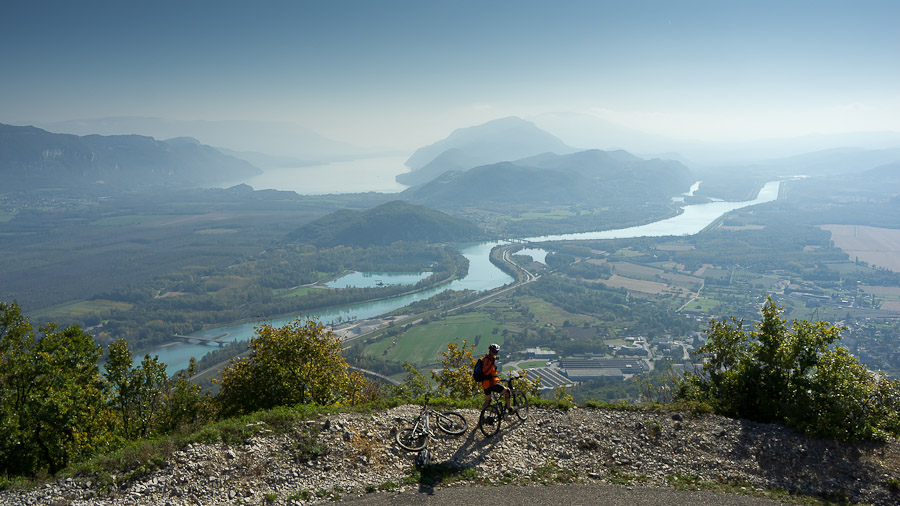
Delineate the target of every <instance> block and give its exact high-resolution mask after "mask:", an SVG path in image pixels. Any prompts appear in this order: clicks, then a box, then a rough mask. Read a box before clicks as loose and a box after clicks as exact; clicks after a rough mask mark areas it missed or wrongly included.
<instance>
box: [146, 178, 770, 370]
mask: <svg viewBox="0 0 900 506" xmlns="http://www.w3.org/2000/svg"><path fill="white" fill-rule="evenodd" d="M780 184H781V183H780V181H771V182H769V183H766V184H765V186H763V188H762V189H761V190H760V192H759V194H758V195H757V197H756V198H755V199H753V200H746V201H741V202H726V201H715V202H707V203H704V204H694V205H689V206H685V207H684V208H683V212H682V213H681V214H679V215H678V216H674V217H672V218H667V219H664V220H660V221H657V222H654V223H648V224H646V225H640V226H637V227H629V228H622V229H616V230H603V231H598V232H584V233H576V234H561V235H545V236H537V237H528V238H525V239H523V240H525V241H529V242H545V241H575V240H596V239H627V238H632V237H662V236H683V235H693V234H696V233H699V232H700V231H701V230H703V229H704V228H706V227H707V226H709V225H710V224H711V223H713V222H714V221H715V220H717V219H719V218H720V217H721V216H723V215H724V214H725V213H728V212H730V211H734V210H736V209H740V208H743V207H748V206H752V205H756V204H763V203H766V202H772V201H774V200H776V199H777V198H778V191H779V189H780ZM499 244H504V243H503V242H485V243H478V244H471V243H470V244H461V245H458V247H459V249H460V252H461V253H462V254H463V256H465V257H466V258H468V259H469V272H468V274H467V275H466V277H464V278H462V279H457V280H454V281H451V282H450V283H447V284H444V285H441V286H439V287H435V288H431V289H429V290H424V291H421V292H417V293H412V294H407V295H400V296H397V297H391V298H388V299H384V300H378V301H372V302H364V303H358V304H352V305H348V306H344V307H338V308H333V309H328V310H324V311H315V312H311V313H301V314H297V315H291V316H281V317H274V318H271V319H267V320H264V323H268V324H271V325H274V326H280V325H284V324H286V323H288V322H290V321H292V320H295V319H297V318H303V319H305V318H308V317H309V318H316V319H318V320H319V321H321V322H323V323H330V322H336V321H347V320H355V319H359V320H363V319H366V318H374V317H376V316H379V315H382V314H385V313H388V312H390V311H393V310H395V309H399V308H401V307H403V306H406V305H408V304H411V303H413V302H416V301H420V300H424V299H427V298H429V297H432V296H434V295H437V294H439V293H441V292H443V291H446V290H474V291H477V292H483V291H487V290H493V289H494V288H498V287H501V286H503V285H505V284H507V283H511V282H512V281H513V278H512V277H511V276H509V275H508V274H506V273H504V272H503V271H501V270H500V269H498V268H497V267H496V266H494V264H492V263H491V262H490V252H491V249H493V248H494V246H497V245H499ZM532 251H533V250H532ZM387 276H388V275H387V274H386V275H385V277H387ZM357 286H359V285H357ZM259 323H262V322H246V323H237V324H234V325H227V326H222V327H216V328H212V329H207V330H204V331H201V332H196V333H194V334H192V335H195V336H203V337H213V336H218V335H221V334H227V336H226V337H224V338H223V340H224V341H229V342H230V341H244V340H247V339H249V338H250V337H251V336H252V335H253V332H254V328H255V327H256V326H257V325H258V324H259ZM214 347H215V345H205V344H187V343H175V344H170V345H167V346H163V347H160V348H157V349H155V350H151V351H150V354H151V355H158V356H159V359H160V361H162V362H163V363H165V364H167V365H168V370H169V372H170V373H171V372H173V371H177V370H179V369H183V368H185V367H187V365H188V362H189V361H190V357H192V356H193V357H196V358H200V357H202V356H203V355H205V354H206V353H208V352H210V351H212V350H213V349H214Z"/></svg>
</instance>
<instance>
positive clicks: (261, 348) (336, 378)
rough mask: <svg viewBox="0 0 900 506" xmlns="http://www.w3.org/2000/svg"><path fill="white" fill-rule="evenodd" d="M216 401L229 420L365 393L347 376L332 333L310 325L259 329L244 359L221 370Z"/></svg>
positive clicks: (356, 377) (360, 380)
mask: <svg viewBox="0 0 900 506" xmlns="http://www.w3.org/2000/svg"><path fill="white" fill-rule="evenodd" d="M221 385H222V388H221V390H220V392H219V394H218V395H217V396H216V399H217V401H218V403H219V406H220V410H221V413H222V414H223V415H225V416H230V415H234V414H240V413H249V412H252V411H257V410H260V409H269V408H273V407H275V406H290V405H295V404H320V405H327V404H333V403H337V402H351V403H352V402H356V401H358V400H360V398H361V397H362V396H363V395H365V392H368V391H369V389H368V388H367V387H366V379H365V378H364V377H363V376H362V374H360V373H359V372H356V371H352V370H351V369H350V366H349V365H348V364H347V361H346V360H345V359H344V356H343V345H342V344H341V340H340V339H339V338H338V336H336V335H335V334H334V332H332V331H330V330H327V329H325V328H324V327H323V326H322V325H321V324H319V323H318V322H317V321H315V320H306V321H301V320H299V319H298V320H294V321H293V322H291V323H288V324H287V325H285V326H283V327H273V326H271V325H261V326H259V327H257V329H256V332H255V335H254V336H253V337H252V338H251V340H250V348H249V356H247V357H242V358H238V359H234V360H232V361H231V362H230V363H229V365H228V366H226V368H225V369H224V370H223V371H222V380H221Z"/></svg>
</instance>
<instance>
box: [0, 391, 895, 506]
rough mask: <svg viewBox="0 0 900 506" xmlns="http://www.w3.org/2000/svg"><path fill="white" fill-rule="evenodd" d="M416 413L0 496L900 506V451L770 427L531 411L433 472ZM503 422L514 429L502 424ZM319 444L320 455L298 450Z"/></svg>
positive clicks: (439, 442) (468, 440) (440, 459)
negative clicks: (588, 493)
mask: <svg viewBox="0 0 900 506" xmlns="http://www.w3.org/2000/svg"><path fill="white" fill-rule="evenodd" d="M417 410H418V407H417V406H401V407H398V408H394V409H391V410H387V411H384V412H378V413H374V414H372V413H369V414H356V413H354V414H348V413H344V414H339V415H331V416H327V417H326V416H323V417H321V418H319V419H318V420H314V421H310V422H307V423H306V425H305V426H300V427H298V428H297V431H296V432H295V433H293V434H278V435H276V434H273V433H266V432H265V431H264V432H263V433H262V434H260V435H258V436H256V437H254V438H252V439H251V440H250V441H249V442H247V443H246V444H244V445H242V446H234V447H228V446H224V445H193V446H191V447H188V448H186V449H184V450H183V451H179V452H176V453H175V454H174V455H173V456H172V458H171V459H170V460H169V461H168V462H166V463H164V464H163V465H162V467H161V468H160V469H158V470H156V471H154V472H152V473H151V474H149V475H146V476H144V477H142V478H140V479H137V480H132V481H128V482H124V483H115V484H113V485H111V486H110V485H109V484H104V485H100V484H98V483H97V482H96V481H97V480H96V478H94V479H92V478H91V477H81V478H69V479H65V480H61V481H57V482H53V483H48V484H46V485H43V486H41V487H39V488H37V489H33V490H27V491H22V490H11V491H4V492H0V505H59V506H62V505H69V506H74V505H92V506H95V505H154V506H156V505H159V506H180V505H219V504H305V503H310V502H313V503H315V502H328V501H333V500H337V499H339V498H343V499H347V498H354V497H359V496H361V495H365V494H368V493H373V492H379V493H384V491H398V490H410V489H418V490H423V491H426V492H427V491H429V490H431V489H432V487H449V486H472V485H484V484H511V485H521V484H534V483H576V482H579V483H615V484H627V485H631V486H634V487H638V486H670V487H671V486H687V487H692V486H697V485H708V484H709V483H721V484H728V485H733V486H735V487H736V490H738V491H740V490H741V488H743V489H744V490H746V491H750V492H752V491H755V490H762V489H765V490H770V489H783V490H786V491H788V492H791V493H794V494H805V495H812V496H818V497H822V498H827V499H830V500H839V501H849V502H853V503H871V504H897V503H900V458H898V457H900V444H898V441H896V440H891V441H888V442H886V443H862V444H847V443H836V442H833V441H824V440H816V439H810V438H807V437H805V436H802V435H799V434H797V433H795V432H793V431H790V430H788V429H785V428H783V427H780V426H776V425H764V424H758V423H753V422H748V421H742V420H731V419H727V418H722V417H717V416H711V415H701V416H694V415H691V414H689V413H676V412H670V413H663V412H646V411H641V412H638V411H612V410H600V409H578V408H576V409H572V410H569V411H567V412H562V411H558V410H546V409H534V408H532V410H531V412H530V416H529V418H528V420H527V421H525V422H521V421H518V420H516V419H513V420H512V421H509V420H504V424H503V427H502V429H501V431H500V433H498V434H497V435H496V436H494V437H492V438H485V437H484V436H483V435H482V434H481V432H480V431H479V430H478V429H477V428H476V423H477V418H478V413H477V412H476V411H474V410H462V411H461V412H462V413H463V414H464V415H465V417H466V418H467V421H468V423H469V429H468V430H467V431H466V432H465V433H463V434H462V435H460V436H448V435H443V434H437V435H436V436H435V437H434V438H432V439H431V441H430V442H429V448H430V450H431V455H432V462H431V463H430V464H429V465H427V466H425V467H424V468H421V469H417V467H416V462H415V459H416V455H417V454H416V453H413V452H407V451H405V450H403V449H401V448H399V447H398V445H397V444H396V443H395V442H394V440H393V433H394V431H395V430H396V429H395V428H396V426H397V423H398V422H397V419H398V418H407V419H409V418H412V417H413V416H415V414H416V413H417ZM507 422H509V423H507ZM303 431H311V432H313V433H315V434H316V438H317V442H318V446H319V448H320V449H322V450H323V452H322V453H323V454H321V455H318V456H313V455H310V453H309V452H308V451H306V450H304V449H303V448H302V445H299V444H298V440H300V439H301V438H300V436H299V434H301V433H302V432H303Z"/></svg>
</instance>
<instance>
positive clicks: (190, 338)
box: [172, 333, 231, 348]
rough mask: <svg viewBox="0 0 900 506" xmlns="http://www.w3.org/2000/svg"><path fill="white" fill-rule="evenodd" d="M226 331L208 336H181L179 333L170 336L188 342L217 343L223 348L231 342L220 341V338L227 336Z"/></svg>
mask: <svg viewBox="0 0 900 506" xmlns="http://www.w3.org/2000/svg"><path fill="white" fill-rule="evenodd" d="M227 335H228V333H225V334H219V335H217V336H213V337H208V336H183V335H181V334H175V335H173V336H172V337H173V338H175V339H179V340H181V341H184V342H186V343H188V344H202V343H214V344H218V345H219V348H224V347H225V346H227V345H229V344H231V343H230V342H228V341H222V340H221V339H222V338H223V337H225V336H227Z"/></svg>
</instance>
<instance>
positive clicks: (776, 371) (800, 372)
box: [676, 298, 900, 439]
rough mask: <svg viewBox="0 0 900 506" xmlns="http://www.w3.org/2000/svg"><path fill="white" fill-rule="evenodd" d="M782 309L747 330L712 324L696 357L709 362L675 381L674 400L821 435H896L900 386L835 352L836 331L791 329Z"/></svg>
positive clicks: (802, 324) (771, 309)
mask: <svg viewBox="0 0 900 506" xmlns="http://www.w3.org/2000/svg"><path fill="white" fill-rule="evenodd" d="M782 309H783V308H781V307H779V306H777V305H775V303H774V302H773V301H772V299H771V298H769V299H768V300H767V302H766V303H765V305H764V306H763V308H762V321H760V322H758V323H757V324H755V326H754V330H750V331H747V330H744V328H743V321H742V320H736V319H731V320H730V321H726V320H723V321H718V322H717V321H711V322H710V329H709V330H708V334H709V335H708V338H707V344H706V345H704V346H702V347H700V348H699V349H698V350H697V352H696V353H698V354H702V355H705V357H706V362H705V363H704V364H703V367H702V369H701V370H700V371H699V372H695V373H689V374H687V375H685V376H684V377H683V378H682V379H680V380H678V382H677V389H676V400H681V401H699V402H701V403H706V404H709V405H710V406H712V408H713V409H714V410H715V412H716V413H719V414H722V415H725V416H731V417H738V418H746V419H750V420H755V421H759V422H764V423H772V422H779V423H784V424H786V425H788V426H790V427H793V428H795V429H798V430H801V431H803V432H806V433H808V434H813V435H817V436H823V437H832V438H839V439H878V438H882V437H884V436H886V435H897V434H900V411H898V407H900V406H898V402H900V401H898V394H900V385H898V382H897V381H895V380H891V379H889V378H886V377H884V376H882V375H880V374H876V373H874V372H872V371H869V370H867V369H866V368H865V367H864V366H863V365H862V364H860V363H859V361H858V360H857V359H856V357H853V356H852V355H850V353H849V351H848V350H847V349H846V348H843V347H841V346H834V345H835V343H837V342H838V341H839V340H840V339H841V335H840V333H841V330H842V329H841V328H839V327H835V326H834V325H832V324H830V323H828V322H809V321H802V320H798V321H794V322H793V323H791V324H790V325H788V323H787V322H786V321H785V320H784V319H783V318H782V317H781V312H782Z"/></svg>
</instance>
